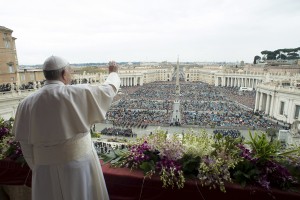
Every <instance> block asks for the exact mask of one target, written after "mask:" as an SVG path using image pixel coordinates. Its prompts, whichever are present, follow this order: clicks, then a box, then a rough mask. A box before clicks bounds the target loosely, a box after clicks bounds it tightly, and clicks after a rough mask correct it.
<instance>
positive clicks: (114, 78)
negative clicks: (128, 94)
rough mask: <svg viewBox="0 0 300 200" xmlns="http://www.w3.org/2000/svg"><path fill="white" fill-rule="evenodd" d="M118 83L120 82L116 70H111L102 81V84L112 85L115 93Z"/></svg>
mask: <svg viewBox="0 0 300 200" xmlns="http://www.w3.org/2000/svg"><path fill="white" fill-rule="evenodd" d="M120 84H121V80H120V77H119V75H118V73H116V72H111V73H110V74H109V75H108V77H107V79H106V81H105V82H104V83H103V85H112V86H114V87H115V89H116V91H115V92H116V93H117V92H118V90H119V88H120Z"/></svg>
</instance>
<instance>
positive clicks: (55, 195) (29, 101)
mask: <svg viewBox="0 0 300 200" xmlns="http://www.w3.org/2000/svg"><path fill="white" fill-rule="evenodd" d="M68 67H69V64H68V62H67V61H65V60H64V59H63V58H60V57H57V56H51V57H49V58H48V59H47V60H46V61H45V63H44V65H43V70H44V74H45V71H46V73H48V75H49V72H50V71H51V72H58V73H59V78H58V80H53V77H52V78H51V76H52V75H53V74H52V75H51V76H50V79H51V80H48V79H47V76H46V74H45V77H46V79H47V81H46V82H45V85H44V86H43V87H42V88H41V89H39V90H37V91H36V92H35V93H34V94H32V95H30V96H28V97H26V98H25V99H24V100H23V101H21V103H20V104H19V106H18V109H17V113H16V117H15V123H14V126H13V133H14V134H15V137H16V140H17V141H20V143H21V148H22V152H23V154H24V157H25V159H26V161H27V163H28V164H29V166H30V168H31V169H32V199H33V200H101V199H109V196H108V192H107V188H106V184H105V180H104V176H103V173H102V169H101V166H100V162H99V159H98V156H97V153H96V151H95V148H94V145H93V142H92V140H91V135H90V128H91V126H92V125H93V124H94V123H98V122H101V121H102V120H104V119H105V115H106V112H107V111H108V109H109V107H110V105H111V103H112V100H113V97H114V96H115V95H116V93H117V91H118V89H119V86H120V78H119V76H118V74H117V73H116V72H117V66H116V65H112V66H110V68H109V72H110V74H109V76H108V77H107V80H106V81H105V82H104V84H103V85H101V86H92V85H68V83H69V82H70V80H71V79H70V71H69V68H68ZM51 72H50V74H51ZM60 73H61V74H60Z"/></svg>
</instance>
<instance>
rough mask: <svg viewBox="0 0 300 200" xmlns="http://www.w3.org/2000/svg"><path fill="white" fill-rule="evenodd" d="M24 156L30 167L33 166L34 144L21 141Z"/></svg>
mask: <svg viewBox="0 0 300 200" xmlns="http://www.w3.org/2000/svg"><path fill="white" fill-rule="evenodd" d="M20 144H21V149H22V153H23V156H24V158H25V160H26V162H27V164H28V166H29V167H30V169H32V168H33V145H31V144H27V143H24V142H20Z"/></svg>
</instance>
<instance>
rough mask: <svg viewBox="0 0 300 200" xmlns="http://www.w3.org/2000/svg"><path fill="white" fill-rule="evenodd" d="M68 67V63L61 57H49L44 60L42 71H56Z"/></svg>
mask: <svg viewBox="0 0 300 200" xmlns="http://www.w3.org/2000/svg"><path fill="white" fill-rule="evenodd" d="M69 65H70V64H69V62H68V61H66V60H65V59H63V58H61V57H58V56H50V57H49V58H47V59H46V60H45V62H44V64H43V70H45V71H51V70H58V69H61V68H64V67H67V66H69Z"/></svg>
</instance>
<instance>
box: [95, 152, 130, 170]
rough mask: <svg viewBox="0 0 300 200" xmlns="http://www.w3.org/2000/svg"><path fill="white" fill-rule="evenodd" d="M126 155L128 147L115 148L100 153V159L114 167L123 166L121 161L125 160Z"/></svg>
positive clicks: (127, 154)
mask: <svg viewBox="0 0 300 200" xmlns="http://www.w3.org/2000/svg"><path fill="white" fill-rule="evenodd" d="M128 156H129V151H128V149H126V148H125V149H115V150H111V151H110V152H109V153H104V154H101V155H100V159H101V160H103V162H104V164H107V163H110V164H111V165H112V166H114V167H123V166H124V162H123V161H125V160H126V158H127V157H128Z"/></svg>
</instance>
